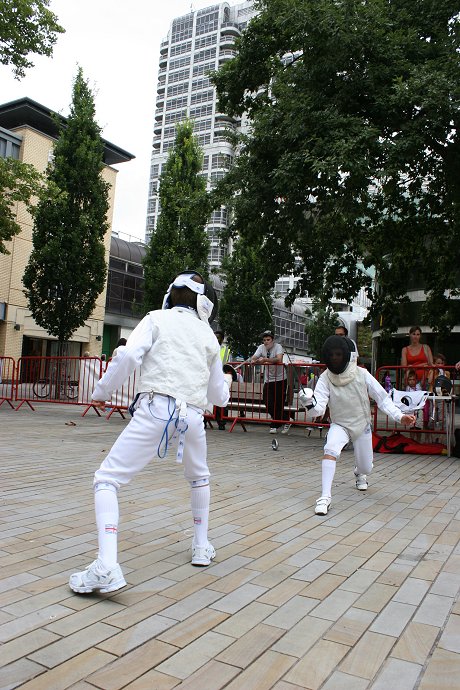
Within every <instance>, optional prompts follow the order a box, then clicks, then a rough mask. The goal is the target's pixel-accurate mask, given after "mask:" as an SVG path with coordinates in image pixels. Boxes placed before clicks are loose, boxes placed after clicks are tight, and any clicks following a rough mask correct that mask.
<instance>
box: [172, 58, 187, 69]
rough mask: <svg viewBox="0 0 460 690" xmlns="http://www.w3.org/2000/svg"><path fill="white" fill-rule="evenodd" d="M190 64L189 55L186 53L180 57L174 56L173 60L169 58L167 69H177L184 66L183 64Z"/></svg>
mask: <svg viewBox="0 0 460 690" xmlns="http://www.w3.org/2000/svg"><path fill="white" fill-rule="evenodd" d="M189 64H190V55H187V57H181V58H176V59H175V60H171V62H170V63H169V69H170V70H173V69H178V68H179V67H185V65H189Z"/></svg>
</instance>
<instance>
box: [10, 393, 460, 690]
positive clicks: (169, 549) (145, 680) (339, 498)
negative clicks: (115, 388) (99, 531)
mask: <svg viewBox="0 0 460 690" xmlns="http://www.w3.org/2000/svg"><path fill="white" fill-rule="evenodd" d="M81 412H82V408H79V407H71V406H64V405H49V404H42V405H37V409H36V411H35V412H32V411H31V410H29V409H27V408H21V410H19V411H18V412H15V411H13V410H11V409H10V408H7V407H5V406H2V407H0V425H1V427H0V428H1V440H2V443H1V459H0V464H1V483H0V690H6V689H7V688H8V689H12V688H19V687H20V688H27V689H28V690H29V689H30V690H38V689H41V688H43V689H45V688H46V690H50V689H56V690H58V689H61V688H62V689H65V688H77V689H78V688H80V689H81V690H83V689H86V690H90V689H91V688H93V690H94V688H99V689H101V690H122V689H124V688H129V690H142V689H145V690H170V689H171V688H183V689H184V690H218V689H220V688H227V689H229V690H236V689H241V690H265V689H266V690H272V689H273V690H299V689H307V690H387V689H389V690H392V689H393V688H395V689H397V690H458V688H459V678H460V601H459V592H460V546H459V538H460V461H459V460H458V459H455V458H446V457H440V456H415V455H376V458H375V468H374V472H373V474H372V475H371V477H370V486H369V490H368V491H367V492H366V493H364V492H358V491H356V489H355V487H354V475H353V466H354V462H353V453H352V452H350V451H348V452H344V453H343V455H342V459H341V461H340V462H339V464H338V468H337V472H336V475H335V479H334V496H333V506H332V508H331V511H330V513H329V514H328V515H327V516H325V517H318V516H315V515H314V514H313V507H314V504H315V499H316V498H317V497H318V495H319V489H320V484H321V457H322V447H323V442H324V440H323V439H321V438H320V437H319V435H317V433H316V432H313V433H312V434H311V435H310V436H309V437H308V436H307V434H306V433H305V432H304V431H303V430H302V429H300V428H296V429H291V431H290V433H289V435H287V436H281V435H280V436H279V437H278V440H279V450H278V451H273V450H272V448H271V441H272V439H273V436H271V435H270V434H269V433H268V427H266V426H254V425H249V424H248V425H247V429H248V432H247V433H244V432H243V430H242V429H241V428H238V427H237V428H236V429H235V430H234V432H233V433H231V434H229V433H223V432H221V431H218V430H217V429H215V428H214V429H213V430H208V432H207V437H208V444H209V464H210V469H211V472H212V484H211V515H210V538H211V540H212V542H213V543H214V545H215V546H216V549H217V558H216V561H215V562H214V563H213V564H212V565H211V566H210V567H209V568H206V569H202V570H197V569H196V568H193V567H192V566H191V565H190V544H191V536H192V525H191V517H190V509H189V487H188V484H186V482H185V481H184V479H183V476H182V468H181V467H180V466H179V465H177V464H176V462H175V459H174V457H173V455H171V456H170V457H167V458H166V459H165V460H162V461H160V460H158V459H157V460H156V461H152V463H151V464H150V465H149V466H148V467H147V468H146V469H145V470H144V471H143V472H142V473H141V474H140V475H139V476H138V477H137V478H136V479H135V480H134V481H133V482H132V483H131V484H130V485H129V486H127V487H125V488H124V489H123V490H122V491H121V492H120V510H121V522H120V531H119V537H120V549H119V558H120V563H121V565H122V567H123V571H124V573H125V577H126V580H127V582H128V587H126V588H125V589H124V590H121V591H120V592H116V593H114V594H112V595H76V594H73V593H72V592H71V591H70V590H69V589H68V585H67V582H68V577H69V574H70V573H71V572H73V571H75V570H79V569H81V568H83V567H84V566H86V565H87V564H88V563H89V562H91V561H92V560H93V559H94V557H95V553H96V548H97V545H96V531H95V523H94V508H93V496H92V476H93V473H94V471H95V469H97V467H98V465H99V463H100V461H101V460H102V459H103V457H104V455H105V453H106V452H107V450H108V449H109V448H110V446H111V444H112V443H113V441H114V440H115V438H116V437H117V435H118V434H119V433H120V431H121V430H122V429H123V428H124V427H125V425H126V423H127V422H126V421H124V420H122V419H121V418H116V417H115V416H113V417H112V418H111V419H110V420H108V421H107V420H106V419H104V418H98V417H96V415H92V414H91V413H89V414H88V415H87V416H86V417H84V418H82V417H81V416H80V415H81Z"/></svg>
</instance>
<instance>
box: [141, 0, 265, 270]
mask: <svg viewBox="0 0 460 690" xmlns="http://www.w3.org/2000/svg"><path fill="white" fill-rule="evenodd" d="M255 14H256V11H255V10H254V7H253V0H247V1H246V2H242V3H240V4H238V5H233V6H232V5H230V4H229V3H228V2H221V3H219V4H217V5H212V6H210V7H206V8H205V9H202V10H196V11H191V12H190V13H189V14H186V15H184V16H183V17H177V18H176V19H174V20H173V21H172V24H171V28H170V30H169V33H168V36H167V38H166V39H165V40H164V41H163V42H162V43H161V47H160V61H159V72H158V86H157V99H156V110H155V121H154V128H153V135H154V136H153V151H152V162H151V168H150V184H149V193H148V209H147V225H146V242H148V241H149V240H150V237H151V235H152V232H153V231H154V229H155V227H156V224H157V221H158V217H159V214H160V212H161V208H160V200H159V196H158V187H159V178H160V175H161V169H162V166H163V165H164V163H165V162H166V159H167V157H168V151H169V149H170V148H171V147H172V145H173V143H174V138H175V127H176V124H177V123H178V122H181V121H182V120H184V119H185V118H190V119H191V120H193V122H194V131H195V134H196V136H197V139H198V142H199V144H200V146H201V148H202V149H203V152H204V160H203V173H202V174H203V176H205V177H206V178H207V180H208V183H209V185H212V184H213V183H215V182H216V181H217V180H219V179H221V178H222V177H223V176H224V175H225V173H226V171H227V170H228V169H229V167H230V166H231V164H232V162H233V155H234V150H233V147H232V146H231V144H230V143H229V142H228V141H227V140H226V136H225V131H226V130H227V129H228V128H230V129H234V130H236V129H237V128H239V127H241V125H242V123H241V121H240V120H239V119H238V118H230V117H228V116H227V115H225V114H223V113H219V112H218V111H217V104H216V91H215V88H214V87H213V85H212V84H211V82H210V80H209V77H208V75H209V73H210V72H212V71H214V70H217V69H218V68H219V67H220V66H221V65H222V64H223V63H224V62H225V61H226V60H230V59H231V58H232V57H234V56H235V50H234V41H235V38H236V37H237V36H239V35H240V34H241V31H242V30H243V29H244V28H245V26H246V25H247V23H248V21H249V20H250V19H251V18H252V17H253V16H254V15H255ZM226 226H227V211H226V209H225V208H221V209H219V210H216V211H214V213H213V214H212V217H211V219H210V221H209V224H208V225H207V232H208V235H209V240H210V255H209V263H210V266H219V265H220V264H221V261H222V258H223V253H224V251H225V250H224V249H222V247H221V245H220V240H219V233H220V231H221V230H222V229H223V228H225V227H226Z"/></svg>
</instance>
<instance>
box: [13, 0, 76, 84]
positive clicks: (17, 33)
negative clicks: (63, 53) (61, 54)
mask: <svg viewBox="0 0 460 690" xmlns="http://www.w3.org/2000/svg"><path fill="white" fill-rule="evenodd" d="M49 4H50V0H0V63H1V64H3V65H12V66H13V69H14V74H15V77H16V78H17V79H20V78H21V77H24V76H25V70H26V69H27V68H28V67H33V62H32V61H31V60H30V59H29V55H30V54H31V53H35V54H36V55H47V56H48V57H49V56H50V55H52V53H53V47H54V44H55V43H56V41H57V35H58V34H61V33H64V32H65V30H64V29H63V28H62V26H59V24H58V23H57V17H56V15H55V14H54V13H53V12H51V10H49V9H48V6H49Z"/></svg>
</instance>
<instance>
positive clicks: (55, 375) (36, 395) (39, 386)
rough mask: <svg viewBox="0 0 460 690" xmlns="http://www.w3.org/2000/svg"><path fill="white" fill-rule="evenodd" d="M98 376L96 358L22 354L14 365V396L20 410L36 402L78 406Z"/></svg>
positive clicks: (88, 396) (99, 361) (85, 397)
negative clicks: (18, 402) (24, 355)
mask: <svg viewBox="0 0 460 690" xmlns="http://www.w3.org/2000/svg"><path fill="white" fill-rule="evenodd" d="M100 376H101V360H100V359H99V358H98V357H21V358H20V359H19V360H18V362H17V366H16V377H15V386H14V399H15V400H16V401H20V404H19V405H18V407H17V408H16V410H19V409H20V408H21V407H22V406H23V405H24V404H27V405H28V406H29V407H30V408H31V409H32V410H33V409H34V406H33V405H34V404H36V403H38V402H47V403H60V404H65V405H81V404H85V403H87V402H89V401H90V400H91V393H92V390H93V388H94V386H95V385H96V383H97V381H98V380H99V378H100Z"/></svg>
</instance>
